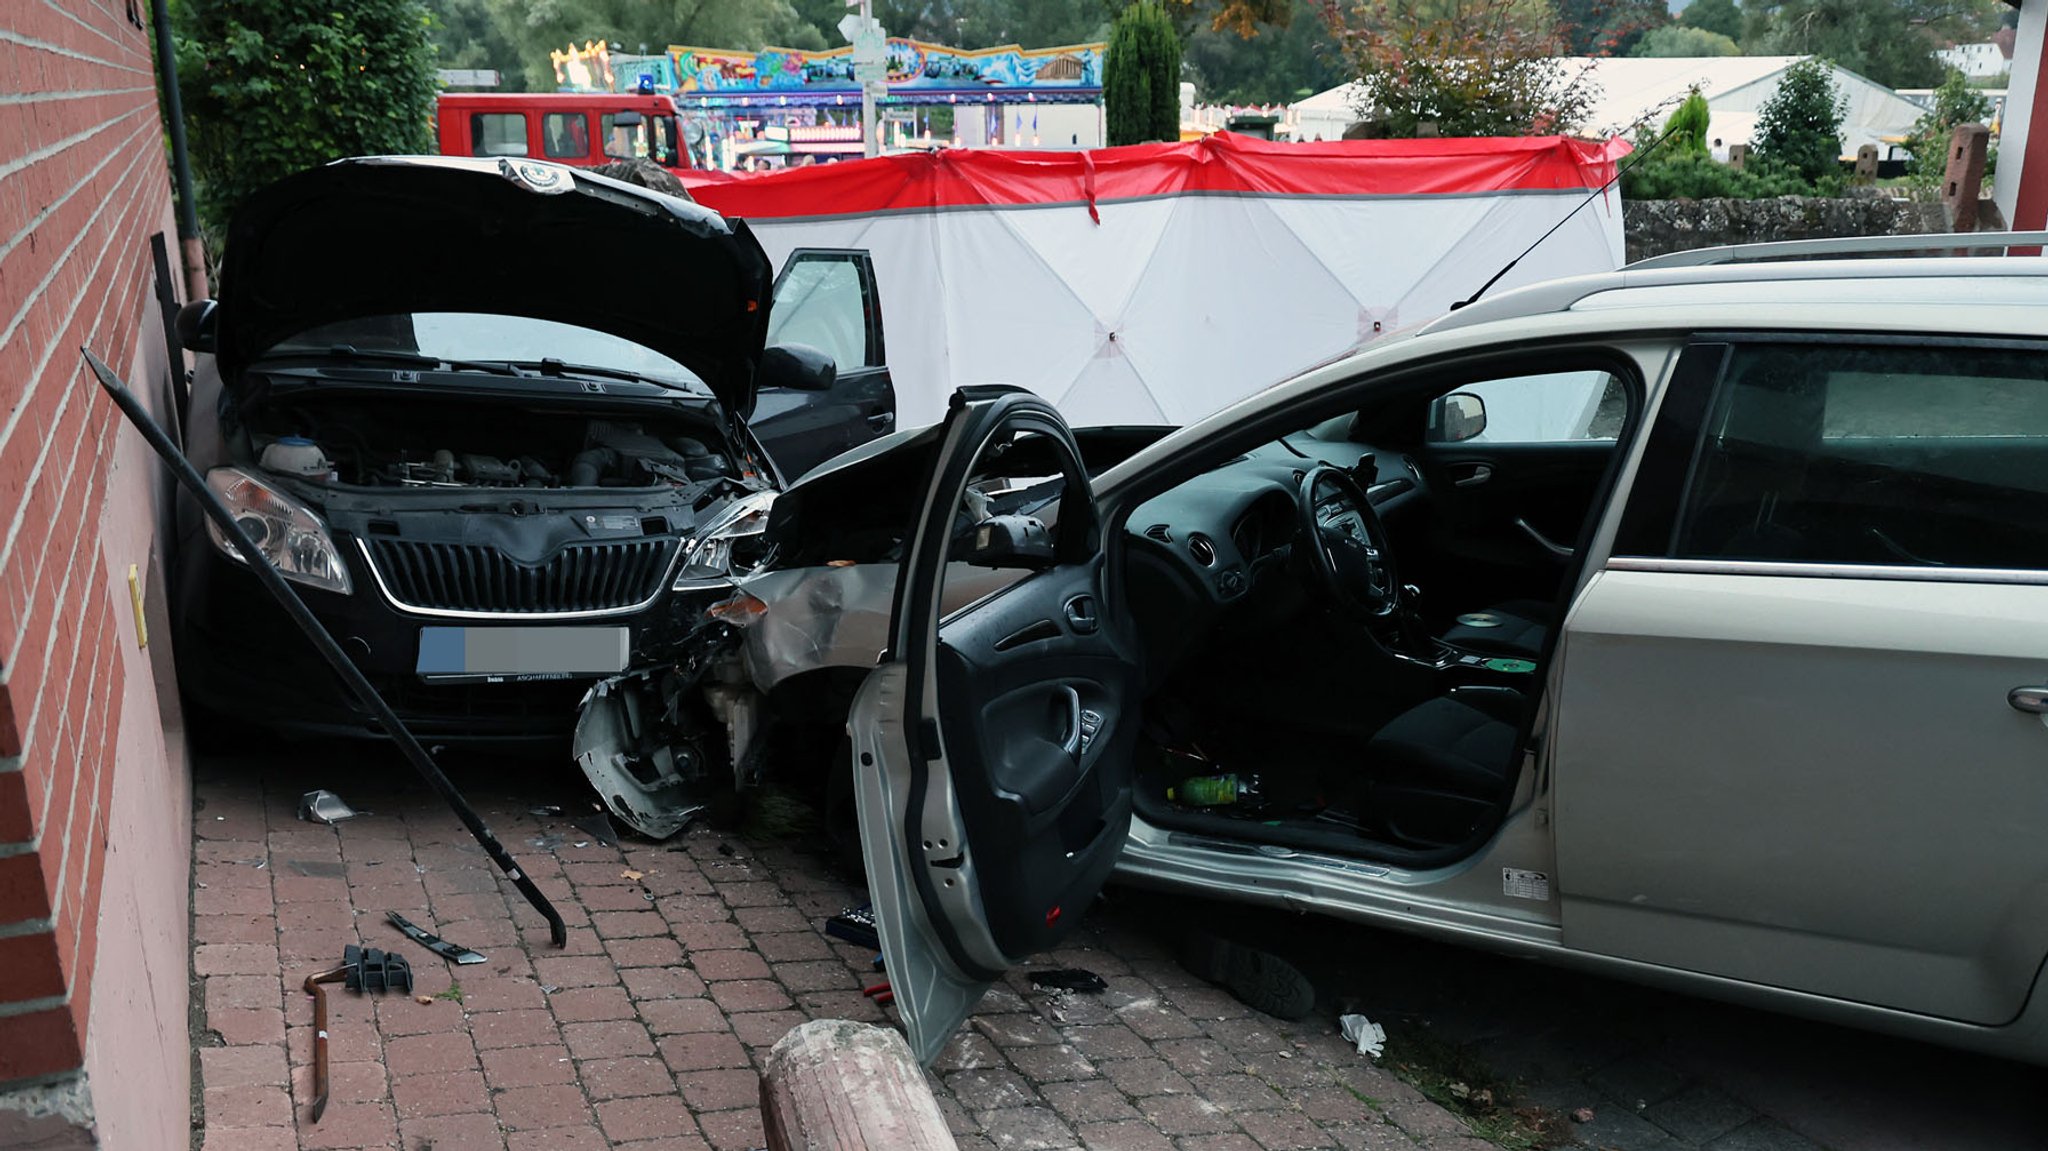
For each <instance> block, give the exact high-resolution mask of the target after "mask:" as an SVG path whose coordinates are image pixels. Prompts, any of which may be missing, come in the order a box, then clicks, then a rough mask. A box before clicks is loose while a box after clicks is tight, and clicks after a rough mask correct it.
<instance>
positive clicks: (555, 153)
mask: <svg viewBox="0 0 2048 1151" xmlns="http://www.w3.org/2000/svg"><path fill="white" fill-rule="evenodd" d="M540 131H541V137H542V141H543V142H542V146H541V150H542V151H543V152H545V153H547V155H548V157H549V158H550V159H554V160H580V159H583V158H584V157H586V156H588V155H590V124H589V117H587V116H585V115H584V114H583V113H581V112H549V113H548V114H547V115H545V116H543V117H541V122H540Z"/></svg>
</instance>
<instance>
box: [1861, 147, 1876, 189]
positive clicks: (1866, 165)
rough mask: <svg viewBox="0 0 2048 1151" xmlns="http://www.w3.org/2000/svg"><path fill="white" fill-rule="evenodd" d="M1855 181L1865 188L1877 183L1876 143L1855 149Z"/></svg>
mask: <svg viewBox="0 0 2048 1151" xmlns="http://www.w3.org/2000/svg"><path fill="white" fill-rule="evenodd" d="M1856 182H1857V183H1858V184H1861V185H1863V186H1864V187H1866V188H1867V187H1869V186H1870V185H1872V184H1875V183H1877V145H1875V144H1865V145H1863V146H1862V147H1861V148H1858V149H1856Z"/></svg>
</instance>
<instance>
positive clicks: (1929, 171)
mask: <svg viewBox="0 0 2048 1151" xmlns="http://www.w3.org/2000/svg"><path fill="white" fill-rule="evenodd" d="M1990 118H1991V100H1990V98H1989V97H1987V96H1985V95H1984V93H1982V92H1980V91H1978V90H1977V89H1975V88H1972V87H1970V82H1969V80H1968V79H1967V78H1965V77H1964V76H1963V74H1962V73H1961V72H1957V71H1955V70H1953V69H1951V70H1950V71H1949V74H1948V79H1946V80H1943V81H1942V82H1941V87H1939V88H1936V89H1935V90H1934V110H1933V111H1932V112H1929V113H1927V114H1926V115H1925V116H1922V117H1920V121H1919V122H1918V123H1916V124H1914V125H1913V135H1912V136H1911V137H1909V138H1908V141H1907V145H1906V147H1907V148H1908V150H1910V151H1911V152H1912V160H1911V161H1910V162H1909V163H1908V164H1907V167H1906V170H1907V173H1908V174H1909V175H1911V176H1912V177H1913V182H1914V183H1916V184H1923V185H1932V184H1933V183H1934V182H1935V181H1937V180H1939V179H1940V178H1941V174H1942V171H1943V169H1944V168H1946V167H1947V159H1948V142H1949V140H1950V139H1951V138H1952V137H1953V136H1954V134H1955V127H1956V125H1958V124H1981V123H1983V122H1985V121H1987V120H1989V119H1990ZM1985 174H1986V175H1989V174H1990V169H1989V166H1988V165H1987V167H1986V171H1985Z"/></svg>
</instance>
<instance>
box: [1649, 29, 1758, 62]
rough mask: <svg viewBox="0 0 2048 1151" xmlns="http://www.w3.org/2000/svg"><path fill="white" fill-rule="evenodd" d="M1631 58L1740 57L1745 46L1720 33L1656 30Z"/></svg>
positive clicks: (1650, 32) (1689, 30) (1690, 30)
mask: <svg viewBox="0 0 2048 1151" xmlns="http://www.w3.org/2000/svg"><path fill="white" fill-rule="evenodd" d="M1629 55H1631V56H1653V57H1654V56H1666V57H1668V56H1740V55H1742V48H1741V46H1739V45H1737V44H1736V43H1735V41H1733V40H1731V39H1729V38H1728V37H1726V36H1723V35H1721V34H1720V33H1719V32H1709V31H1707V30H1706V29H1704V28H1693V27H1689V26H1687V25H1684V24H1666V25H1664V26H1663V27H1662V28H1652V29H1651V30H1650V31H1649V32H1647V33H1645V34H1644V36H1643V38H1642V39H1640V40H1638V41H1636V44H1635V47H1633V48H1631V49H1629Z"/></svg>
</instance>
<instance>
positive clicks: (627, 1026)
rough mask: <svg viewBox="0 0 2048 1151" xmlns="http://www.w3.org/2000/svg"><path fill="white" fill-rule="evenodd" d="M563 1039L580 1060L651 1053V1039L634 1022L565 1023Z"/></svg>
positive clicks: (652, 1048) (652, 1049)
mask: <svg viewBox="0 0 2048 1151" xmlns="http://www.w3.org/2000/svg"><path fill="white" fill-rule="evenodd" d="M562 1040H563V1042H565V1043H567V1044H568V1045H569V1053H570V1054H571V1055H574V1056H575V1057H576V1058H577V1059H579V1060H583V1059H611V1058H616V1057H618V1056H622V1055H652V1054H654V1040H653V1039H652V1038H650V1037H649V1036H648V1034H647V1028H645V1027H643V1026H641V1025H640V1024H639V1023H638V1022H637V1021H635V1022H630V1023H629V1022H616V1023H568V1024H564V1025H563V1027H562Z"/></svg>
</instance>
